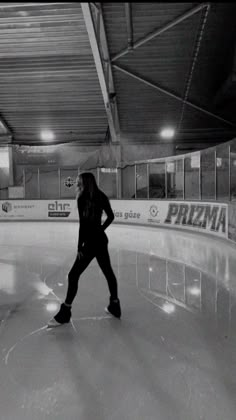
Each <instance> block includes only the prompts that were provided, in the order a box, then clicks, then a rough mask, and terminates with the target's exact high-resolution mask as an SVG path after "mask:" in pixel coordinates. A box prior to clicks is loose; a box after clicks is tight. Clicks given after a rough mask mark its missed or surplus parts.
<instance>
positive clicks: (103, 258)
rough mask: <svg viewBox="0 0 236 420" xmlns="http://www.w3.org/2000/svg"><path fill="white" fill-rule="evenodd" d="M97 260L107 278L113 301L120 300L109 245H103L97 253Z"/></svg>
mask: <svg viewBox="0 0 236 420" xmlns="http://www.w3.org/2000/svg"><path fill="white" fill-rule="evenodd" d="M96 259H97V262H98V265H99V267H100V268H101V270H102V272H103V274H104V276H105V277H106V280H107V283H108V288H109V291H110V295H111V299H114V300H115V299H118V286H117V280H116V276H115V274H114V271H113V269H112V266H111V261H110V256H109V252H108V247H107V244H105V245H102V246H101V247H100V248H99V250H98V251H97V252H96Z"/></svg>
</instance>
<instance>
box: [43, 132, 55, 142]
mask: <svg viewBox="0 0 236 420" xmlns="http://www.w3.org/2000/svg"><path fill="white" fill-rule="evenodd" d="M41 139H42V140H43V141H52V140H54V134H53V132H52V131H50V130H43V131H42V132H41Z"/></svg>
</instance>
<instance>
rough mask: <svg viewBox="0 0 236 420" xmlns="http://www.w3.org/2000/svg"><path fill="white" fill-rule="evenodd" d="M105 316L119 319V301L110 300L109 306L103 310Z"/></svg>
mask: <svg viewBox="0 0 236 420" xmlns="http://www.w3.org/2000/svg"><path fill="white" fill-rule="evenodd" d="M105 311H106V313H107V314H111V315H113V316H114V317H116V318H120V317H121V308H120V301H119V299H111V298H110V303H109V305H108V306H107V307H106V308H105Z"/></svg>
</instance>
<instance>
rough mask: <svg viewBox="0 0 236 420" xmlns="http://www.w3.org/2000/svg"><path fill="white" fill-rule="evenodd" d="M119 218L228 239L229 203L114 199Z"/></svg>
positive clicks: (113, 202)
mask: <svg viewBox="0 0 236 420" xmlns="http://www.w3.org/2000/svg"><path fill="white" fill-rule="evenodd" d="M111 203H112V208H113V211H114V213H115V220H116V221H117V222H122V223H129V224H130V223H140V224H145V225H152V226H168V227H173V228H182V229H183V228H184V229H188V230H192V231H195V232H196V231H198V232H206V233H211V234H214V235H217V236H220V237H223V238H228V205H227V204H221V203H215V202H212V203H210V202H201V201H200V202H190V201H164V200H163V201H157V200H155V201H154V200H148V201H145V200H134V201H128V200H126V201H125V200H113V201H111Z"/></svg>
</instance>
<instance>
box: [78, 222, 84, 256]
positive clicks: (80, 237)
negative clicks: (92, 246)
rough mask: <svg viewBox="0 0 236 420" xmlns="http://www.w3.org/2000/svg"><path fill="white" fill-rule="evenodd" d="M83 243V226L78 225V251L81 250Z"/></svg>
mask: <svg viewBox="0 0 236 420" xmlns="http://www.w3.org/2000/svg"><path fill="white" fill-rule="evenodd" d="M83 244H84V232H83V226H81V225H80V227H79V238H78V251H81V249H82V247H83Z"/></svg>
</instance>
